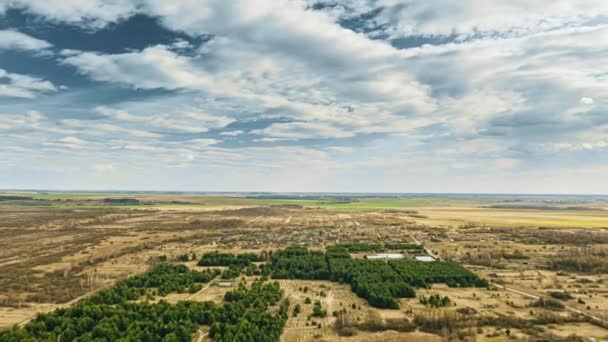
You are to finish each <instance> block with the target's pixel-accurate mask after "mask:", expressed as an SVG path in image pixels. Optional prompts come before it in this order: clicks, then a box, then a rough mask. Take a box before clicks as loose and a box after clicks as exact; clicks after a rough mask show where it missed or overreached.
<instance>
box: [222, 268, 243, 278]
mask: <svg viewBox="0 0 608 342" xmlns="http://www.w3.org/2000/svg"><path fill="white" fill-rule="evenodd" d="M241 269H242V268H241V267H238V266H230V267H229V268H228V269H226V270H224V272H222V279H234V278H237V277H238V276H240V275H241Z"/></svg>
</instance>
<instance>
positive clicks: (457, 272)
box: [389, 260, 489, 287]
mask: <svg viewBox="0 0 608 342" xmlns="http://www.w3.org/2000/svg"><path fill="white" fill-rule="evenodd" d="M389 264H390V265H391V266H392V267H393V269H395V271H397V273H399V275H401V277H403V279H404V280H405V281H407V282H408V283H409V284H411V285H413V286H416V287H428V286H429V285H431V284H434V283H445V284H447V285H448V286H450V287H471V286H474V287H487V286H488V285H489V283H488V281H487V280H485V279H482V278H479V276H478V275H476V274H475V273H473V272H471V271H469V270H467V269H466V268H464V267H463V266H462V265H460V264H457V263H455V262H444V261H434V262H418V261H413V260H395V261H390V262H389Z"/></svg>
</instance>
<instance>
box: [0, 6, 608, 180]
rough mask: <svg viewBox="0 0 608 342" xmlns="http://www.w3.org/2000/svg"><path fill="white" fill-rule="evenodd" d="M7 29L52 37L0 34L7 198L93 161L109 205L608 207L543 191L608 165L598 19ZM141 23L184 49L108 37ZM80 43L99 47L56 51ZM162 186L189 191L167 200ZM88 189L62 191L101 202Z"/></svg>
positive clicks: (179, 12)
mask: <svg viewBox="0 0 608 342" xmlns="http://www.w3.org/2000/svg"><path fill="white" fill-rule="evenodd" d="M0 13H4V16H5V17H6V18H7V19H10V18H11V16H13V15H15V13H19V15H21V16H26V17H31V18H32V21H33V22H36V23H38V25H42V24H41V23H44V25H45V26H44V30H45V31H44V32H46V33H47V34H40V32H43V31H42V29H41V28H40V29H39V28H37V27H36V26H34V27H33V28H32V27H26V26H20V25H18V24H16V25H15V26H14V27H5V28H4V29H3V30H0V57H1V56H3V55H4V56H6V57H5V58H6V61H7V62H5V63H3V64H2V69H0V97H2V98H6V99H9V100H10V101H8V102H7V103H6V104H5V105H0V115H1V116H0V119H1V120H0V132H2V134H3V135H6V136H7V137H8V142H9V143H8V144H7V145H6V146H5V147H4V148H3V149H0V155H1V156H2V157H3V158H5V159H6V160H10V163H9V165H8V166H6V167H5V168H4V169H3V170H0V173H2V175H5V176H9V178H7V177H4V179H9V180H8V181H6V184H0V187H19V186H21V187H29V186H27V183H28V182H30V181H31V179H33V178H34V176H38V175H39V173H40V172H43V171H39V170H44V169H47V170H53V169H56V170H61V171H62V172H63V173H65V174H69V166H68V165H72V163H78V164H83V163H85V164H87V165H92V166H91V168H92V169H91V172H92V174H96V175H100V174H101V175H103V177H105V178H104V179H107V183H106V184H102V185H103V186H107V187H114V188H120V187H126V188H164V189H170V188H180V189H182V188H183V189H191V190H196V189H209V190H223V189H226V190H228V189H230V190H239V189H240V190H275V191H280V190H283V191H287V190H292V191H298V190H299V191H305V190H315V191H323V190H325V191H458V192H471V191H478V192H492V191H508V192H512V191H522V192H530V191H533V192H564V191H565V192H571V191H573V189H575V192H598V191H599V192H608V187H606V188H605V189H601V188H598V187H597V186H596V185H595V184H594V183H595V182H596V181H599V179H594V178H593V177H591V178H587V179H585V180H580V182H578V183H577V184H578V185H577V184H575V185H568V186H566V185H558V186H557V187H556V183H555V182H548V181H546V180H547V179H559V177H564V179H569V180H571V179H572V177H571V176H569V174H568V172H570V171H569V170H572V165H578V166H580V168H581V169H582V170H583V169H589V170H597V168H601V167H604V165H605V164H606V162H607V158H606V157H605V156H604V154H605V152H606V149H607V148H608V144H607V143H606V142H607V141H608V138H607V136H606V133H607V132H608V119H607V118H608V117H607V116H606V108H607V107H608V106H607V99H608V87H607V85H608V65H607V64H606V63H605V56H607V55H608V45H607V44H603V43H601V42H604V41H608V5H606V4H605V2H602V1H597V0H582V1H577V2H576V3H573V2H572V1H551V2H549V1H535V2H532V3H530V2H521V1H512V2H509V3H504V2H499V1H478V0H466V1H461V2H458V3H457V4H456V3H454V2H450V1H443V0H433V1H425V2H420V1H409V0H356V1H333V0H332V1H324V0H307V1H304V0H284V1H270V0H264V1H256V2H255V4H253V3H252V2H251V1H245V0H242V1H220V0H217V1H216V0H213V1H204V2H201V1H180V2H177V3H169V2H166V1H160V0H136V1H121V0H113V1H111V0H96V1H86V2H85V1H76V0H74V1H67V2H66V1H45V2H39V1H27V0H8V1H0ZM142 18H153V20H155V23H156V25H158V27H159V29H160V28H162V29H163V30H165V31H167V32H171V33H172V34H173V35H174V37H173V43H151V44H150V45H148V46H146V47H143V48H141V47H138V48H133V47H131V46H128V45H127V43H126V42H127V40H124V44H125V45H124V46H122V45H120V44H121V37H120V36H115V37H113V36H112V32H113V31H114V30H116V29H117V27H120V25H128V24H129V23H132V22H136V21H137V20H143V19H142ZM7 22H14V21H7ZM134 27H136V26H134ZM70 30H79V31H82V32H83V34H87V35H91V37H99V38H98V39H99V43H100V44H99V49H91V48H90V45H89V44H84V43H85V42H81V44H79V42H78V41H75V42H72V43H71V45H69V46H70V48H69V49H67V48H58V47H56V46H66V45H65V42H64V40H62V34H65V32H68V31H70ZM48 32H51V33H53V32H56V33H54V34H48ZM138 34H140V33H138ZM96 35H97V36H96ZM141 35H142V39H149V40H150V41H152V39H151V38H152V37H147V36H145V32H141ZM102 37H104V38H102ZM106 37H112V39H115V41H113V44H115V46H113V47H112V49H111V52H109V50H108V49H104V48H102V45H103V46H107V45H108V44H109V43H108V42H105V41H102V39H107V38H106ZM92 39H93V38H92ZM56 42H59V43H61V44H59V43H56ZM102 43H103V44H102ZM18 54H20V55H23V56H26V57H24V58H29V59H30V60H31V63H36V62H35V61H39V62H40V63H41V64H40V65H41V66H40V67H39V68H34V69H33V70H32V71H30V69H28V68H24V67H23V63H24V62H21V61H19V59H18V58H17V57H16V56H17V55H18ZM26 70H27V72H26ZM67 83H70V86H69V87H68V86H65V84H67ZM33 113H36V114H33ZM32 115H33V116H32ZM23 151H28V153H25V154H24V153H23ZM41 153H43V154H45V156H46V155H53V156H55V158H48V160H47V159H45V158H39V156H40V154H41ZM152 165H156V167H153V166H152ZM15 170H20V171H23V170H25V171H26V172H21V174H23V175H24V176H23V178H22V179H21V178H20V179H18V180H15V181H14V182H13V181H12V179H11V177H14V173H15V172H16V171H15ZM49 172H50V171H49ZM142 172H143V173H144V174H146V175H148V177H145V180H141V179H139V178H138V177H137V176H138V175H140V174H141V173H142ZM543 172H545V173H546V175H554V176H552V177H543V176H542V174H543ZM592 174H595V173H592ZM28 175H29V176H28ZM167 175H171V176H175V175H179V177H178V178H179V179H180V180H175V178H173V177H171V179H172V180H171V181H169V182H168V183H166V184H165V185H163V186H158V184H157V183H156V182H155V181H156V180H158V179H161V178H163V177H164V176H167ZM288 175H292V176H293V178H292V177H290V176H288ZM539 175H541V176H539ZM72 179H74V178H72ZM76 179H77V180H78V181H77V183H75V184H73V185H70V184H69V183H66V184H65V185H63V186H64V187H65V186H67V187H72V186H73V187H85V188H86V187H89V186H86V185H87V184H88V183H87V182H88V181H89V179H90V178H88V177H84V176H83V177H80V178H78V177H76ZM294 179H297V181H295V182H294ZM493 179H501V180H503V181H501V182H498V183H497V182H494V181H492V180H493ZM66 182H67V181H66ZM538 182H540V183H538ZM37 184H38V183H37ZM40 184H41V186H42V185H44V184H46V183H44V184H42V183H40ZM558 184H559V182H558ZM44 187H56V186H55V185H52V184H50V183H49V184H47V185H45V186H44ZM239 187H240V188H239ZM577 187H578V188H577Z"/></svg>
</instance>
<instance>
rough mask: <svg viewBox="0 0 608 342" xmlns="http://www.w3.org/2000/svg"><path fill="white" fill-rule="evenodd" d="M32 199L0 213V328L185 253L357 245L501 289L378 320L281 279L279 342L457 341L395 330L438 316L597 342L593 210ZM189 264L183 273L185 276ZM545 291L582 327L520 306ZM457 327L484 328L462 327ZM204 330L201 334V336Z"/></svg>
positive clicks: (598, 238)
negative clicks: (449, 268)
mask: <svg viewBox="0 0 608 342" xmlns="http://www.w3.org/2000/svg"><path fill="white" fill-rule="evenodd" d="M121 196H126V195H121ZM39 197H40V199H37V200H35V201H34V202H33V203H0V236H1V238H0V329H4V328H8V327H10V326H12V325H14V324H19V323H23V322H26V321H28V320H29V319H31V318H33V317H35V315H36V314H37V313H38V312H47V311H50V310H52V309H54V308H57V307H60V306H62V305H68V304H69V303H71V302H72V301H74V300H76V299H78V298H81V297H83V296H86V295H87V294H91V293H94V292H95V291H98V290H99V289H102V288H104V287H107V286H111V285H112V284H114V283H115V282H116V281H118V280H120V279H124V278H125V277H128V276H129V275H133V274H137V273H141V272H144V271H145V270H147V269H148V268H149V267H150V266H151V265H152V264H153V263H154V262H155V261H156V260H158V258H159V257H160V256H162V255H164V256H167V258H168V259H169V260H170V261H176V260H177V258H178V256H179V255H181V254H184V253H191V252H194V253H196V254H197V255H199V256H200V255H202V254H203V253H205V252H207V251H213V250H222V251H229V252H233V253H242V252H262V251H271V250H276V249H279V248H284V247H286V246H288V245H304V246H309V247H311V248H323V247H325V246H329V245H332V244H335V243H339V242H353V241H360V242H370V243H386V242H404V243H416V242H420V243H424V244H425V246H427V247H428V249H429V250H430V251H431V252H432V253H433V254H434V255H436V256H439V257H440V258H441V259H445V260H454V261H457V262H460V263H463V264H465V265H467V266H468V267H469V268H471V269H472V270H475V271H476V272H477V273H478V274H480V275H481V276H483V277H485V278H487V279H488V280H490V281H491V282H492V283H493V284H495V285H497V286H505V287H507V288H508V289H501V288H499V287H492V288H491V289H489V290H488V289H469V288H466V289H459V288H448V287H446V286H442V285H435V286H433V287H432V288H430V289H419V290H418V292H417V293H418V295H430V294H440V295H442V296H448V297H449V298H450V299H451V300H452V301H453V302H454V303H455V304H454V305H453V306H451V307H449V308H445V309H429V308H427V307H424V306H423V305H422V304H420V302H419V300H418V299H417V298H416V299H402V300H401V309H399V310H379V309H375V308H372V307H370V306H369V305H368V304H367V302H366V301H365V300H363V299H361V298H359V297H357V296H356V295H355V294H353V293H352V292H351V290H350V287H349V286H348V285H344V284H337V283H331V282H323V281H301V280H281V281H280V285H281V288H282V289H283V291H284V295H285V297H286V298H289V300H290V303H291V308H292V309H293V307H294V306H295V305H296V304H300V305H301V307H302V312H301V313H300V314H299V315H298V317H293V316H291V315H290V317H289V319H288V321H287V324H286V327H285V329H284V333H283V336H282V340H283V341H288V342H291V341H441V340H442V339H443V340H446V339H447V340H450V339H454V338H455V336H457V334H456V335H455V333H454V332H447V331H433V332H425V331H422V330H421V329H417V330H415V331H401V332H399V331H396V329H398V328H399V326H400V325H407V324H409V323H410V322H413V321H414V320H415V319H416V317H417V316H420V315H430V314H431V313H432V314H433V315H438V314H439V313H442V312H448V311H449V312H451V314H454V315H458V316H457V317H458V318H457V319H458V320H460V321H461V322H463V323H462V324H464V325H463V326H460V327H459V329H460V335H458V336H459V337H458V338H459V339H461V340H474V339H477V340H479V341H483V340H488V341H499V340H508V339H509V338H511V339H520V340H526V339H533V338H538V337H541V336H545V337H546V336H554V337H555V338H563V339H566V340H568V339H569V338H572V336H571V335H573V334H576V335H578V336H582V337H591V336H593V337H596V338H598V340H602V339H604V340H606V339H607V338H608V329H606V327H603V326H602V324H601V322H598V321H594V320H591V319H590V318H589V317H591V316H593V317H596V318H598V319H600V320H604V321H606V320H608V272H607V271H603V270H606V268H605V267H607V265H608V257H606V256H607V255H608V254H606V253H608V252H607V251H608V229H605V228H601V227H606V226H608V214H606V213H605V212H603V211H602V210H600V209H597V210H596V208H599V205H598V204H597V203H593V204H589V205H590V206H592V207H593V208H592V209H589V210H580V211H579V210H571V209H569V210H566V209H564V210H537V209H496V208H481V207H480V203H479V202H470V203H469V204H468V205H469V206H468V207H467V206H466V205H467V203H463V202H462V201H457V202H449V201H436V203H437V204H435V202H432V201H429V200H428V199H424V201H423V200H420V201H419V202H417V201H416V199H408V202H405V201H404V202H378V203H377V202H374V201H371V200H370V201H368V202H363V201H362V202H360V203H357V204H356V207H355V209H356V210H345V209H344V207H342V206H341V205H335V204H323V203H324V202H323V203H321V204H319V203H318V201H317V202H314V203H309V202H305V201H293V202H289V201H283V202H285V203H279V202H280V201H279V200H273V201H265V202H264V201H262V202H256V200H252V199H246V200H244V199H238V198H237V199H234V198H222V197H205V196H179V195H141V196H140V195H137V198H138V199H139V200H140V201H142V202H146V203H148V204H145V205H136V206H107V205H104V204H103V203H101V202H100V199H103V198H105V197H109V196H108V195H99V194H86V195H69V196H68V195H67V194H66V195H64V196H59V195H53V194H42V195H40V196H39ZM111 197H112V198H114V197H119V196H114V195H112V196H111ZM18 202H19V201H18ZM26 202H27V201H26ZM406 205H407V206H406ZM434 205H436V206H434ZM577 205H578V204H577ZM374 206H375V207H374ZM395 206H396V207H397V209H395V208H394V207H395ZM602 256H604V257H602ZM559 260H575V261H576V265H578V266H577V267H575V268H568V267H566V266H564V265H565V264H559V263H556V261H559ZM588 260H595V261H594V263H587V261H588ZM598 260H599V261H598ZM602 260H604V262H602ZM195 264H196V263H195V262H189V263H188V266H190V267H193V268H196V267H197V266H196V265H195ZM603 267H604V268H603ZM243 281H244V282H247V283H250V282H251V281H253V277H246V278H243V279H240V278H239V279H238V280H237V283H238V282H243ZM305 287H307V288H308V290H307V291H306V292H304V288H305ZM509 289H510V290H509ZM229 290H230V288H223V287H216V286H205V287H204V288H203V289H202V290H201V291H199V292H197V293H195V294H170V295H168V296H167V297H166V298H165V299H166V300H168V301H170V302H176V301H179V300H183V299H189V300H201V301H205V300H210V301H214V302H218V303H221V302H222V301H223V296H224V294H225V293H226V292H227V291H229ZM511 290H516V291H521V292H524V293H525V294H526V295H521V294H518V293H517V292H513V291H511ZM554 292H567V293H568V294H569V295H570V296H571V298H570V299H560V300H559V301H560V302H562V303H563V304H564V305H566V306H568V307H569V308H571V309H576V310H580V311H581V312H582V313H584V314H585V315H588V316H583V315H579V314H575V313H574V312H573V311H571V310H570V309H564V310H559V311H551V310H548V309H543V308H536V307H532V306H531V303H532V302H533V301H534V299H533V298H532V297H530V296H539V297H544V298H548V297H549V296H551V294H552V293H554ZM306 297H310V298H311V300H312V302H313V303H314V301H316V300H319V301H320V302H321V304H322V306H323V308H325V309H327V311H328V316H327V317H325V318H315V317H311V318H310V319H308V316H309V315H310V314H311V312H312V307H313V305H312V304H304V300H305V298H306ZM157 299H159V298H157ZM353 306H354V308H353ZM459 310H460V311H459ZM334 312H336V313H337V312H340V315H339V316H340V322H341V323H340V324H342V323H344V324H345V325H346V327H347V328H348V329H344V330H345V331H346V330H348V332H349V333H348V334H349V335H352V336H344V335H346V334H345V333H344V332H339V331H338V330H337V329H336V326H337V321H338V317H336V316H334V315H333V313H334ZM457 312H468V313H467V314H461V313H458V314H456V313H457ZM467 315H471V316H467ZM505 317H506V318H508V319H517V320H520V323H521V322H524V321H532V320H537V321H536V322H535V323H534V326H535V327H537V328H535V329H531V328H521V329H520V328H513V329H511V330H510V331H509V334H510V337H509V338H508V337H507V335H506V330H505V328H504V327H502V326H501V320H505ZM539 317H540V318H542V322H539V321H538V320H541V319H540V318H539ZM469 321H470V322H477V323H475V324H480V325H483V326H479V327H477V326H468V325H467V324H468V323H466V324H465V322H469ZM482 321H483V322H485V323H483V324H481V323H479V322H482ZM319 325H320V327H319ZM205 331H206V330H205V328H202V330H201V333H204V332H205ZM208 339H209V338H208V337H206V339H205V340H208Z"/></svg>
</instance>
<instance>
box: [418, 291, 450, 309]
mask: <svg viewBox="0 0 608 342" xmlns="http://www.w3.org/2000/svg"><path fill="white" fill-rule="evenodd" d="M420 304H422V305H425V306H430V307H432V308H443V307H447V306H450V305H452V301H451V300H450V298H449V297H448V296H444V297H442V296H440V295H438V294H433V295H430V296H428V297H427V296H420Z"/></svg>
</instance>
